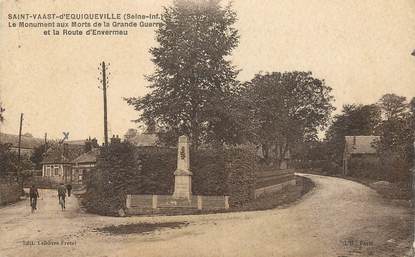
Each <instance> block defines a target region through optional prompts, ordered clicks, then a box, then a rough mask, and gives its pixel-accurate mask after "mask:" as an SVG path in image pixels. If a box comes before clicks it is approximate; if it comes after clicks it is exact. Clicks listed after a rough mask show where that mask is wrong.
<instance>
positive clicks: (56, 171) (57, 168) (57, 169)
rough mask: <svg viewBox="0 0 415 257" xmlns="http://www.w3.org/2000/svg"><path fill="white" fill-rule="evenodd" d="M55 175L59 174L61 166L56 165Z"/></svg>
mask: <svg viewBox="0 0 415 257" xmlns="http://www.w3.org/2000/svg"><path fill="white" fill-rule="evenodd" d="M55 176H59V166H55Z"/></svg>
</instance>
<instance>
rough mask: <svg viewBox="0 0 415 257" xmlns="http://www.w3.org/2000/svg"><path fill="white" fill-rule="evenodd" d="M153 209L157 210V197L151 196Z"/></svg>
mask: <svg viewBox="0 0 415 257" xmlns="http://www.w3.org/2000/svg"><path fill="white" fill-rule="evenodd" d="M153 209H157V195H153Z"/></svg>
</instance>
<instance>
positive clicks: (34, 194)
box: [29, 184, 39, 212]
mask: <svg viewBox="0 0 415 257" xmlns="http://www.w3.org/2000/svg"><path fill="white" fill-rule="evenodd" d="M38 197H39V191H38V190H37V187H36V186H35V185H34V184H32V186H31V187H30V190H29V198H30V206H31V207H32V212H34V211H35V210H37V198H38Z"/></svg>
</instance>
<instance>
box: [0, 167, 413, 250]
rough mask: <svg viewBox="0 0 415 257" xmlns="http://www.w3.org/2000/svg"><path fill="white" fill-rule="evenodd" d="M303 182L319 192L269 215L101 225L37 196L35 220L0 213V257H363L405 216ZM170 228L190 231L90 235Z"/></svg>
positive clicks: (335, 187) (354, 192) (340, 182)
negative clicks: (137, 227) (176, 225)
mask: <svg viewBox="0 0 415 257" xmlns="http://www.w3.org/2000/svg"><path fill="white" fill-rule="evenodd" d="M301 175H302V176H305V177H309V178H311V179H312V180H313V182H314V183H315V184H316V187H315V188H314V189H313V190H312V191H311V192H309V193H308V194H306V195H305V196H304V197H303V198H302V199H301V200H299V201H297V202H296V203H293V204H290V205H288V206H282V207H280V208H276V209H273V210H267V211H258V212H241V213H226V214H211V215H191V216H169V217H160V216H159V217H127V218H116V217H101V216H96V215H90V214H84V213H81V212H80V211H79V208H78V203H77V200H76V199H75V198H73V197H71V198H69V199H68V203H67V210H66V211H64V212H62V211H60V210H59V206H58V203H57V199H56V192H54V191H50V190H42V192H41V195H42V196H43V200H39V210H38V211H37V212H36V213H34V214H31V213H30V208H29V205H28V201H24V202H19V203H17V204H14V205H11V206H7V207H3V208H0V242H2V243H1V244H0V256H1V257H16V256H19V257H20V256H22V257H25V256H42V257H49V256H51V257H54V256H60V257H64V256H94V257H95V256H96V257H104V256H105V257H110V256H111V257H115V256H120V257H121V256H123V257H124V256H159V257H166V256H172V257H174V256H177V257H183V256H206V257H212V256H238V257H239V256H247V257H248V256H249V257H251V256H255V257H260V256H264V257H269V256H281V257H291V256H292V257H302V256H304V257H313V256H316V257H324V256H330V257H332V256H364V255H361V252H362V251H361V249H362V247H363V248H364V247H366V246H370V245H376V244H384V243H385V238H388V235H387V234H385V233H387V232H385V231H382V230H379V229H378V227H379V224H381V223H382V222H386V221H388V220H390V219H399V218H400V217H404V216H405V215H408V210H407V209H405V208H403V207H397V206H393V205H390V204H388V203H387V202H385V201H384V200H383V199H382V198H381V197H380V196H379V195H378V194H377V193H376V192H375V191H373V190H372V189H370V188H368V187H366V186H364V185H362V184H359V183H356V182H353V181H349V180H344V179H339V178H333V177H324V176H317V175H304V174H301ZM172 221H185V222H188V223H189V225H188V226H185V227H183V228H180V229H163V230H160V231H156V232H153V233H149V234H132V235H131V234H130V235H117V236H114V235H107V234H102V233H98V232H95V231H94V228H97V227H103V226H108V225H118V224H127V223H138V222H152V223H153V222H172ZM27 242H34V244H35V245H28V244H27ZM38 242H59V244H57V245H38V244H39V243H38ZM357 244H359V246H358V247H357Z"/></svg>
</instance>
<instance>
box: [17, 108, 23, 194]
mask: <svg viewBox="0 0 415 257" xmlns="http://www.w3.org/2000/svg"><path fill="white" fill-rule="evenodd" d="M22 126H23V113H21V114H20V128H19V144H18V147H19V148H18V152H17V159H18V163H19V166H18V168H17V180H18V181H20V183H19V185H20V192H21V194H22V195H24V191H23V177H22V176H21V175H22V174H21V169H22V163H21V161H20V148H21V145H22Z"/></svg>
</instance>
